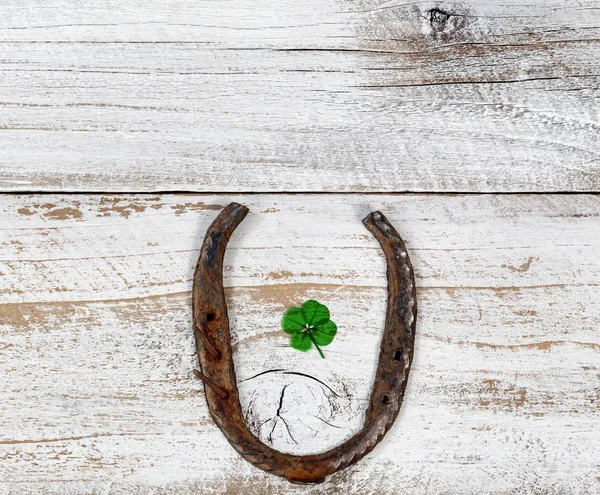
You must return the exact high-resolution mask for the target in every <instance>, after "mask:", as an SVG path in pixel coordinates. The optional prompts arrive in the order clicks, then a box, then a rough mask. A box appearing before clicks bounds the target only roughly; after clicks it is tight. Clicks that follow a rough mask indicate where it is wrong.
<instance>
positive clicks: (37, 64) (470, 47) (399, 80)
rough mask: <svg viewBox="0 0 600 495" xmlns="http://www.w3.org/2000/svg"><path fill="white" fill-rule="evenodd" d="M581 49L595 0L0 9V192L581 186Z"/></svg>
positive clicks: (592, 78) (592, 51)
mask: <svg viewBox="0 0 600 495" xmlns="http://www.w3.org/2000/svg"><path fill="white" fill-rule="evenodd" d="M433 8H440V9H443V10H444V11H446V12H448V13H450V14H452V15H451V16H450V17H449V18H448V20H447V21H446V22H436V21H435V20H434V21H432V20H431V12H430V11H431V10H432V9H433ZM599 41H600V5H599V4H598V0H557V1H544V0H465V1H448V0H440V1H428V0H425V1H410V2H400V1H393V0H389V1H385V0H355V1H350V0H309V1H305V2H300V3H299V2H295V1H292V0H285V1H280V2H272V1H265V0H231V1H228V2H224V1H222V0H200V1H199V0H177V1H175V0H173V1H168V2H165V1H164V0H121V1H119V2H114V1H110V0H100V1H89V0H84V1H78V2H74V1H68V0H26V1H24V0H4V1H3V2H2V3H1V4H0V139H1V146H0V190H4V191H23V190H66V191H162V190H170V191H172V190H188V191H204V192H221V191H227V192H244V191H253V192H273V191H376V192H377V191H379V192H381V191H392V192H400V191H422V192H429V191H447V192H452V191H463V192H470V191H509V192H522V191H526V190H527V191H563V190H569V191H592V190H593V191H600V161H599V155H600V140H599V139H598V134H599V125H598V122H599V121H600V115H599V114H600V105H599V98H598V94H599V93H598V84H599V81H600V67H599V63H598V60H600V43H599ZM40 150H43V152H40Z"/></svg>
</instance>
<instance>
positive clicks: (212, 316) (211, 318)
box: [206, 313, 216, 321]
mask: <svg viewBox="0 0 600 495" xmlns="http://www.w3.org/2000/svg"><path fill="white" fill-rule="evenodd" d="M215 318H216V315H215V314H214V313H206V321H214V320H215Z"/></svg>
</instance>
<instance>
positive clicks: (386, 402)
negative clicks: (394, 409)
mask: <svg viewBox="0 0 600 495" xmlns="http://www.w3.org/2000/svg"><path fill="white" fill-rule="evenodd" d="M381 403H382V404H389V403H390V398H389V396H387V395H384V396H383V397H382V398H381Z"/></svg>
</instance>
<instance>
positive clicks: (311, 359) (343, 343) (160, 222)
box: [0, 195, 600, 495]
mask: <svg viewBox="0 0 600 495" xmlns="http://www.w3.org/2000/svg"><path fill="white" fill-rule="evenodd" d="M231 200H235V201H238V202H242V203H243V204H246V205H247V206H249V207H250V209H251V214H250V215H249V216H248V218H247V219H246V220H245V221H244V222H243V223H242V225H241V226H240V227H239V229H238V231H236V233H235V235H234V237H233V239H232V241H231V243H230V248H229V249H228V252H227V255H226V260H225V265H226V266H225V283H226V285H227V286H228V289H227V297H228V304H229V307H230V312H231V315H230V316H231V322H232V331H233V333H234V352H235V360H236V366H237V373H238V379H239V381H240V391H241V394H242V402H243V407H244V409H245V410H246V411H247V414H248V422H249V424H251V425H252V427H253V428H254V430H255V431H256V432H257V434H258V435H259V436H260V437H261V439H263V440H264V441H267V442H268V441H271V442H272V444H273V445H274V446H275V447H277V448H279V449H281V450H285V451H288V452H295V453H303V452H315V451H322V450H325V449H327V448H328V447H330V446H333V445H335V444H337V443H339V442H340V441H341V440H342V439H344V438H347V437H348V436H350V435H352V434H353V433H354V432H355V431H356V430H357V429H358V428H359V427H360V424H361V422H362V414H363V413H364V406H365V404H366V400H365V399H366V398H367V397H368V394H369V391H370V386H371V382H372V377H373V373H374V366H375V361H376V350H377V348H378V344H379V342H378V339H379V337H380V334H381V331H382V328H383V319H384V314H385V295H386V292H385V285H386V280H385V262H384V259H383V256H382V253H381V251H380V249H379V247H378V246H377V243H376V241H375V240H374V239H373V238H372V237H371V236H370V235H369V234H368V232H367V231H366V230H365V229H364V227H363V226H362V224H361V223H360V220H361V219H362V218H363V217H364V216H365V215H366V213H368V212H369V211H372V210H375V209H380V210H382V211H383V212H384V213H385V214H386V216H387V217H388V218H389V219H390V221H392V222H393V223H394V225H395V226H396V227H397V229H398V230H399V232H400V233H401V235H402V236H403V238H404V239H405V240H406V241H407V247H408V249H409V253H410V256H411V259H412V260H413V264H414V266H415V272H416V276H417V284H418V288H419V292H418V297H419V312H420V315H419V321H418V326H417V341H416V352H415V362H414V366H413V370H412V372H411V377H410V380H409V384H408V394H407V396H406V399H405V402H404V404H403V406H402V410H401V413H400V416H399V418H398V420H397V422H396V424H395V425H394V427H393V428H392V430H391V431H390V433H389V434H388V435H387V436H386V438H385V439H384V441H383V442H382V443H381V444H380V445H379V446H378V447H377V448H376V449H375V451H374V452H373V453H371V454H370V455H369V456H367V457H366V458H365V459H364V460H363V461H361V462H360V463H358V464H356V465H354V466H352V467H351V468H349V469H347V470H345V471H343V472H340V473H337V474H336V475H334V476H333V477H332V478H331V479H330V481H328V482H327V483H326V484H325V485H323V486H320V487H296V486H293V485H289V484H287V482H285V481H283V480H280V479H277V478H275V477H272V476H270V475H268V474H266V473H263V472H262V471H259V470H257V469H256V468H254V467H253V466H252V465H250V464H248V463H247V462H245V461H244V460H242V459H241V458H240V457H239V456H238V455H237V454H236V453H235V452H234V451H233V449H232V448H231V447H230V446H229V445H228V444H227V442H226V441H225V439H224V437H223V436H222V434H221V433H220V431H219V430H218V429H217V428H216V426H215V425H214V424H213V422H212V421H211V419H210V417H209V415H208V410H207V407H206V404H205V401H204V396H203V392H202V386H201V384H200V383H198V381H196V380H194V378H193V376H192V373H191V370H192V368H193V367H194V366H195V365H196V359H195V356H194V346H193V337H192V331H191V307H190V299H191V293H190V290H191V277H192V272H193V267H194V264H195V261H196V258H197V256H198V249H199V246H200V243H201V240H202V237H203V235H204V231H205V230H206V228H207V226H208V225H209V224H210V222H211V221H212V219H213V218H214V217H215V215H216V213H217V210H218V209H220V208H221V207H222V205H225V204H227V203H228V202H229V201H231ZM599 211H600V198H599V197H598V196H594V195H574V196H565V195H561V196H528V195H509V196H502V195H500V196H495V195H485V196H476V195H467V196H461V195H458V196H430V195H397V196H395V195H368V196H360V195H334V196H327V197H323V196H315V195H311V196H307V195H249V196H228V195H217V196H202V195H154V196H153V195H135V196H133V195H116V196H114V195H112V196H111V195H75V196H64V195H62V196H61V195H39V196H36V195H22V196H18V195H14V196H12V195H9V196H3V197H2V201H1V202H0V214H1V216H2V219H3V222H2V225H1V226H0V373H1V375H2V377H3V379H2V381H0V459H1V461H0V493H2V495H5V494H11V495H12V494H22V493H34V492H35V493H41V494H43V493H60V494H65V495H67V494H68V495H74V494H137V493H144V494H146V493H157V494H159V493H170V494H184V493H186V494H187V493H203V494H204V493H206V494H217V493H229V494H237V493H244V494H271V493H310V494H317V493H339V494H341V493H343V494H366V493H369V494H371V493H372V494H375V493H377V494H380V493H386V494H396V493H398V494H400V493H414V494H427V493H461V494H466V493H478V494H481V493H486V494H500V493H515V492H519V493H540V494H542V493H543V494H562V493H580V494H584V493H597V492H598V491H599V490H600V476H599V466H600V456H599V452H598V449H597V445H598V443H599V441H600V433H599V430H598V428H597V425H598V420H599V419H600V365H599V364H598V363H599V362H600V361H599V358H600V338H599V337H598V331H597V329H598V323H599V318H600V310H599V308H598V296H599V287H600V265H599V263H598V257H597V250H598V247H597V246H598V242H599V240H600V239H599V232H600V216H599ZM308 297H315V298H317V299H319V300H321V301H322V302H325V303H327V305H328V306H329V307H330V309H331V312H332V315H333V318H334V320H335V321H336V323H337V324H338V326H339V328H340V331H339V333H338V336H337V337H336V340H335V341H334V343H333V344H332V345H331V346H329V347H327V348H326V349H325V353H326V359H324V360H322V359H320V358H319V356H318V354H317V353H315V352H309V353H307V354H302V353H298V352H296V351H294V350H292V349H291V348H290V347H289V346H288V344H287V338H286V336H285V335H284V334H283V333H282V332H281V331H279V318H280V315H281V313H282V312H283V310H284V309H285V308H286V307H288V306H290V305H293V304H298V303H300V302H302V300H304V299H306V298H308ZM275 370H280V371H275ZM267 371H269V373H265V372H267ZM289 372H300V373H306V374H308V375H310V376H309V377H307V376H300V375H297V374H293V373H289ZM259 373H264V374H262V375H260V376H256V375H258V374H259ZM315 379H318V380H320V381H321V382H323V383H320V382H318V381H316V380H315ZM286 385H287V388H286V393H285V398H284V400H283V401H282V404H281V407H279V406H280V400H281V394H282V389H283V388H284V387H285V386H286ZM278 410H279V416H278V415H277V412H278ZM284 419H285V422H284V421H283V420H284ZM286 422H287V424H288V427H289V431H287V428H286Z"/></svg>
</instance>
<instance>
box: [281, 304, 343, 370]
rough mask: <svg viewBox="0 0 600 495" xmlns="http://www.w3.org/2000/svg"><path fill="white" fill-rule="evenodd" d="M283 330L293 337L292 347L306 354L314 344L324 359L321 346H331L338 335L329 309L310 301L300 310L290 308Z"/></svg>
mask: <svg viewBox="0 0 600 495" xmlns="http://www.w3.org/2000/svg"><path fill="white" fill-rule="evenodd" d="M281 328H282V329H283V331H284V332H285V333H289V334H290V335H291V336H292V337H291V339H290V345H291V346H292V347H293V348H294V349H297V350H299V351H302V352H306V351H308V350H309V349H310V348H311V347H312V345H313V344H314V345H315V347H316V348H317V351H319V354H320V355H321V357H322V358H323V359H325V356H324V355H323V351H321V348H320V347H319V346H326V345H329V344H331V342H332V341H333V338H334V337H335V334H336V333H337V326H336V324H335V323H334V322H333V321H331V320H330V319H329V309H327V306H325V305H324V304H321V303H319V302H318V301H315V300H314V299H310V300H308V301H305V302H304V304H302V306H301V307H299V308H296V307H294V308H289V309H288V310H287V311H286V312H285V314H284V315H283V319H282V320H281Z"/></svg>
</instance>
